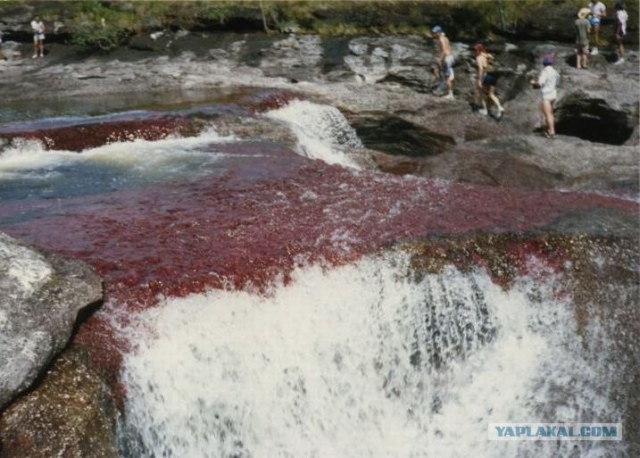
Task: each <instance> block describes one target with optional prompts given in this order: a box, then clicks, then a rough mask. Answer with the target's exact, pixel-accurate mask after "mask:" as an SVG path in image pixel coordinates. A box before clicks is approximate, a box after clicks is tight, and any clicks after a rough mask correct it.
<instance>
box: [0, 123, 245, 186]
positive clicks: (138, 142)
mask: <svg viewBox="0 0 640 458" xmlns="http://www.w3.org/2000/svg"><path fill="white" fill-rule="evenodd" d="M232 141H236V138H235V137H231V136H228V137H227V136H220V135H218V134H217V133H216V132H215V130H207V131H205V132H202V133H201V134H199V135H197V136H193V137H179V136H168V137H167V138H164V139H160V140H153V141H151V140H144V139H132V140H131V141H124V142H113V143H108V144H105V145H102V146H99V147H96V148H88V149H86V150H84V151H82V152H81V153H77V152H72V151H64V150H49V149H47V148H45V146H44V145H43V143H42V142H40V141H39V140H14V141H13V143H12V144H11V145H10V146H8V147H6V148H5V149H4V150H3V151H2V153H0V178H5V179H16V178H23V179H29V180H35V179H40V180H46V179H48V178H51V177H52V176H53V175H52V173H55V169H56V168H58V167H61V166H65V165H72V164H82V163H84V164H94V165H96V166H101V165H110V166H113V167H118V168H122V169H127V170H129V171H131V172H133V173H136V174H139V175H145V176H163V175H172V174H175V173H179V172H180V171H182V170H183V169H187V170H190V174H191V176H192V172H193V170H191V169H193V168H194V167H190V165H191V163H194V164H196V166H197V165H198V164H200V163H206V162H215V161H217V160H219V159H220V157H222V156H223V155H222V154H221V153H215V151H210V149H207V148H205V147H207V146H209V145H211V144H216V143H226V142H232ZM196 168H197V167H196ZM187 175H189V173H187Z"/></svg>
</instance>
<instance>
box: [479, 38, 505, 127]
mask: <svg viewBox="0 0 640 458" xmlns="http://www.w3.org/2000/svg"><path fill="white" fill-rule="evenodd" d="M473 51H474V53H475V55H476V66H477V69H478V78H477V88H478V94H479V96H480V99H481V103H482V109H481V110H480V111H479V113H480V114H483V115H488V114H489V111H488V110H487V98H489V100H491V101H492V102H493V103H494V104H495V106H496V107H497V108H498V113H497V114H496V119H497V120H498V121H499V120H501V119H502V116H503V115H504V108H502V104H501V103H500V99H498V97H497V96H496V83H497V82H498V74H497V73H496V71H495V68H494V64H493V59H494V58H493V56H492V55H491V54H489V53H488V52H487V50H486V48H485V47H484V45H483V44H482V43H476V44H475V45H474V47H473Z"/></svg>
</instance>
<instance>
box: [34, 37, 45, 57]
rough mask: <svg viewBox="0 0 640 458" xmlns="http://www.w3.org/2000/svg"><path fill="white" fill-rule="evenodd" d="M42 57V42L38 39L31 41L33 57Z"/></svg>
mask: <svg viewBox="0 0 640 458" xmlns="http://www.w3.org/2000/svg"><path fill="white" fill-rule="evenodd" d="M38 56H40V57H44V41H43V40H40V39H38V38H34V39H33V57H38Z"/></svg>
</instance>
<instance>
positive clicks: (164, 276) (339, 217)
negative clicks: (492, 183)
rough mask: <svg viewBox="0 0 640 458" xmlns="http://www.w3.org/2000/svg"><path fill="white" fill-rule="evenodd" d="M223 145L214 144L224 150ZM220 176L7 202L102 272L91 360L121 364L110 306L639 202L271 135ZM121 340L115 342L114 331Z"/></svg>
mask: <svg viewBox="0 0 640 458" xmlns="http://www.w3.org/2000/svg"><path fill="white" fill-rule="evenodd" d="M220 148H221V146H220V145H217V146H216V149H217V150H220ZM226 152H227V153H228V154H229V155H230V157H231V158H232V159H231V162H230V164H232V166H231V167H230V168H229V171H228V172H227V173H226V174H225V175H224V176H222V177H209V178H206V179H199V180H198V181H193V182H185V183H170V184H169V183H167V184H163V185H156V186H149V187H144V188H138V189H134V190H127V191H119V192H113V193H109V194H101V195H97V196H87V197H82V198H73V199H68V200H67V201H65V202H64V203H62V204H60V203H53V202H42V201H38V202H28V201H19V202H3V203H2V204H0V224H1V223H2V221H5V222H6V221H9V218H11V217H13V216H15V215H16V214H20V213H26V212H29V211H31V210H33V209H40V211H41V213H42V214H41V216H40V217H39V218H37V219H32V220H29V221H26V222H22V223H14V224H8V223H5V224H1V225H0V229H1V230H3V231H5V232H7V233H9V234H11V235H13V236H16V237H19V238H21V239H23V240H25V241H28V242H31V243H34V244H36V245H39V246H41V247H43V248H45V249H48V250H51V251H54V252H57V253H60V254H63V255H66V256H69V257H73V258H77V259H82V260H84V261H86V262H88V263H89V264H91V265H92V266H93V267H94V268H95V269H96V270H97V271H98V272H99V274H100V275H102V276H103V278H104V279H105V288H106V295H105V304H106V306H105V307H104V309H103V311H102V312H101V313H98V314H96V315H94V316H93V317H92V318H90V319H89V320H88V321H86V322H85V323H84V324H83V326H81V328H80V330H79V332H78V334H77V335H76V337H75V341H76V343H79V344H83V345H87V346H88V347H89V348H90V349H91V350H92V354H93V357H94V362H95V363H97V367H100V368H102V369H103V370H104V371H106V373H107V374H110V375H111V376H112V377H115V374H116V373H117V370H116V369H117V367H118V363H119V352H118V351H116V350H115V348H114V344H116V343H117V342H115V341H114V335H113V332H112V329H111V325H110V320H109V316H110V315H112V314H114V313H117V314H118V316H121V317H122V316H124V317H126V314H127V313H128V312H132V311H135V310H138V309H140V308H145V307H149V306H152V305H153V304H155V303H156V302H157V297H158V295H171V296H183V295H186V294H189V293H194V292H200V291H203V290H204V289H206V288H220V287H224V286H225V285H229V284H230V285H234V286H237V287H247V286H249V285H250V286H251V287H255V288H258V289H259V288H261V287H264V286H265V285H268V284H269V282H271V281H273V280H274V279H275V278H277V277H278V276H283V277H284V278H285V281H286V278H287V275H288V274H289V273H290V272H291V270H292V269H293V268H294V267H295V266H296V264H297V263H300V262H303V261H314V260H318V259H324V260H327V262H329V263H336V264H339V263H345V262H349V261H351V260H353V259H356V258H357V257H359V256H361V255H362V254H364V253H368V252H371V251H372V250H376V249H379V248H381V247H384V246H387V245H390V244H393V243H396V242H401V241H406V240H417V239H420V238H424V237H426V236H430V235H436V234H462V233H474V232H479V231H480V232H489V233H499V232H515V233H523V232H527V231H535V230H542V229H543V228H544V227H545V226H547V225H549V224H550V223H552V222H553V221H554V220H556V219H557V218H558V217H560V216H561V215H563V214H565V213H567V212H573V211H576V210H589V209H603V208H604V209H611V210H612V211H619V212H622V213H623V214H625V213H626V214H631V215H637V212H638V205H637V204H636V203H634V202H630V201H625V200H618V199H614V198H608V197H604V196H599V195H593V194H581V193H560V192H549V191H531V190H521V189H500V188H493V187H479V186H469V185H462V184H450V183H444V182H438V181H434V180H427V179H422V178H411V177H398V176H391V175H384V174H381V173H376V172H354V171H352V170H346V169H343V168H341V167H338V166H329V165H326V164H325V163H322V162H320V161H312V160H309V159H306V158H302V157H300V156H298V155H295V154H294V153H292V152H291V151H288V150H286V149H283V148H281V147H279V146H278V145H274V144H270V143H267V144H265V143H251V142H244V143H237V144H229V145H227V146H226ZM120 344H122V343H120Z"/></svg>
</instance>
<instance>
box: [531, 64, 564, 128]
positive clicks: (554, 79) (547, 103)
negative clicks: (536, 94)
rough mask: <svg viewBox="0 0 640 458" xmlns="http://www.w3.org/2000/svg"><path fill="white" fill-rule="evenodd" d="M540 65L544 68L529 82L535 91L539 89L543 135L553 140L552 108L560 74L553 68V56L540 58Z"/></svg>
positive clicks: (556, 95) (553, 120)
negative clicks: (545, 126) (543, 126)
mask: <svg viewBox="0 0 640 458" xmlns="http://www.w3.org/2000/svg"><path fill="white" fill-rule="evenodd" d="M542 65H543V66H544V68H543V70H542V71H541V72H540V75H539V76H538V79H537V80H531V85H532V86H533V87H534V88H536V89H540V95H541V96H542V100H541V101H540V111H542V115H543V116H544V120H545V123H546V125H547V128H546V130H545V133H544V134H545V136H546V137H548V138H553V137H555V136H556V127H555V118H554V116H553V108H554V104H555V101H556V99H557V98H558V92H557V86H558V81H559V80H560V74H559V73H558V72H557V71H556V69H555V68H553V55H551V54H545V55H544V57H543V58H542Z"/></svg>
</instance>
